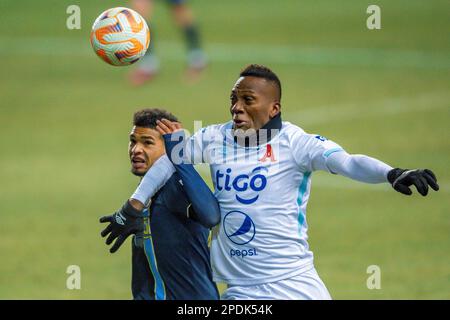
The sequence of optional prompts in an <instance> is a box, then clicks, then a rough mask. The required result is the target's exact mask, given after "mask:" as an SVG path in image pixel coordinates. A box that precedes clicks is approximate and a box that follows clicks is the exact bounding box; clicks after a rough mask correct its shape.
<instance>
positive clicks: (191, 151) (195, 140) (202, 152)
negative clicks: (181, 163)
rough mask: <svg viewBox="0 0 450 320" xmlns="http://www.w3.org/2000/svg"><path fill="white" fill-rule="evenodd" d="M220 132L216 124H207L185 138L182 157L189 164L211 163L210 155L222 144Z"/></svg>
mask: <svg viewBox="0 0 450 320" xmlns="http://www.w3.org/2000/svg"><path fill="white" fill-rule="evenodd" d="M221 137H222V134H221V132H220V129H219V127H218V126H216V125H211V126H207V127H205V128H202V129H200V130H198V131H197V132H195V133H194V134H193V135H192V136H191V137H189V138H188V139H186V144H185V146H184V152H183V154H184V159H185V160H186V161H187V162H188V163H191V164H199V163H211V161H212V159H211V156H212V155H213V154H214V149H215V148H217V146H218V145H220V146H221V145H222V139H221Z"/></svg>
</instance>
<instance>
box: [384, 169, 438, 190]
mask: <svg viewBox="0 0 450 320" xmlns="http://www.w3.org/2000/svg"><path fill="white" fill-rule="evenodd" d="M387 178H388V181H389V182H390V183H391V185H392V187H393V188H394V189H395V190H397V191H398V192H401V193H403V194H406V195H411V194H412V191H411V189H410V188H409V187H410V186H412V185H415V186H416V189H417V191H418V192H419V193H420V194H421V195H422V196H426V195H427V194H428V186H430V187H431V188H432V189H433V190H435V191H438V190H439V185H438V184H437V180H436V176H435V175H434V173H433V171H431V170H429V169H415V170H409V169H400V168H395V169H392V170H391V171H389V172H388V175H387Z"/></svg>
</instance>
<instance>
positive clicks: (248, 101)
mask: <svg viewBox="0 0 450 320" xmlns="http://www.w3.org/2000/svg"><path fill="white" fill-rule="evenodd" d="M244 101H245V103H251V102H252V101H253V97H250V96H244Z"/></svg>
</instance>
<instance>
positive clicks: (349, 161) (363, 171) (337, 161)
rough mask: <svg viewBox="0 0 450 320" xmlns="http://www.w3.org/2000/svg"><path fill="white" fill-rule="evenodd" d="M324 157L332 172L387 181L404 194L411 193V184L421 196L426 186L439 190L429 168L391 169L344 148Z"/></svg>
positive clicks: (371, 180)
mask: <svg viewBox="0 0 450 320" xmlns="http://www.w3.org/2000/svg"><path fill="white" fill-rule="evenodd" d="M325 159H326V160H325V164H326V166H327V168H328V169H329V170H330V171H331V172H332V173H337V174H340V175H342V176H345V177H348V178H351V179H354V180H358V181H361V182H366V183H382V182H389V183H390V184H391V185H392V187H393V188H394V189H395V190H396V191H398V192H401V193H403V194H406V195H410V194H412V191H411V189H409V187H410V186H412V185H415V186H416V189H417V191H418V192H419V193H420V194H421V195H422V196H426V195H427V194H428V190H429V188H428V186H430V187H431V188H432V189H433V190H436V191H437V190H439V185H438V184H437V181H436V176H435V175H434V173H433V172H432V171H431V170H429V169H424V170H423V169H416V170H408V169H400V168H396V169H393V168H392V167H391V166H389V165H387V164H385V163H384V162H382V161H380V160H377V159H374V158H371V157H368V156H365V155H351V154H348V153H347V152H345V151H344V150H340V151H338V152H333V153H331V154H330V155H329V156H327V157H325Z"/></svg>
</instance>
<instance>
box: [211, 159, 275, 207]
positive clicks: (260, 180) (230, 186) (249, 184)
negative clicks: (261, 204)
mask: <svg viewBox="0 0 450 320" xmlns="http://www.w3.org/2000/svg"><path fill="white" fill-rule="evenodd" d="M261 171H266V172H268V171H269V169H267V168H266V167H262V166H260V167H256V168H255V169H253V170H252V172H251V173H250V175H247V174H240V175H237V176H236V177H235V178H234V179H232V178H231V169H230V168H227V169H226V172H225V173H221V172H220V170H217V171H216V188H217V190H219V191H222V190H223V189H225V190H226V191H231V190H235V191H236V200H237V201H239V202H240V203H242V204H252V203H254V202H255V201H256V200H258V198H259V194H258V192H260V191H262V190H264V188H265V187H266V185H267V178H266V176H265V175H263V174H261V173H260V172H261ZM223 178H224V180H225V181H224V184H223V185H222V184H221V182H222V180H223ZM249 189H250V190H252V191H254V192H256V195H254V196H251V197H250V198H249V197H248V196H246V197H245V198H244V196H242V194H241V195H239V193H243V192H245V191H247V190H249Z"/></svg>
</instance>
